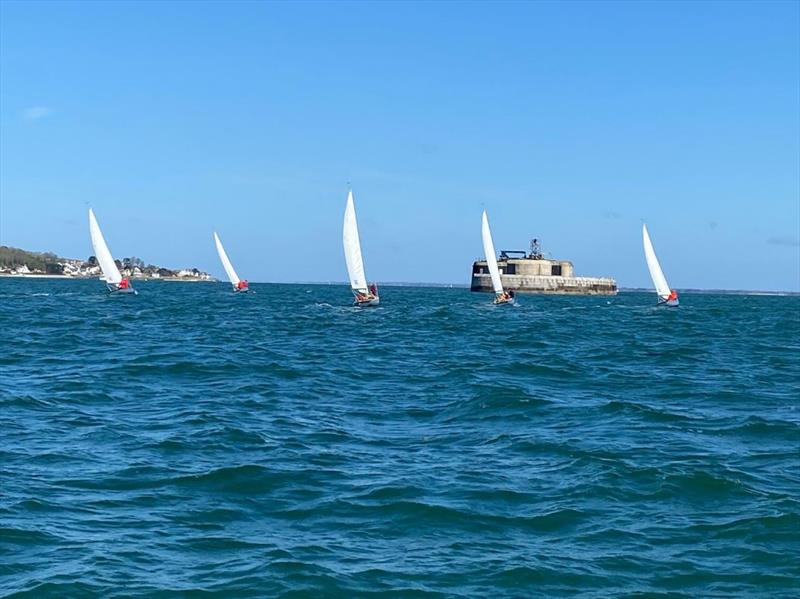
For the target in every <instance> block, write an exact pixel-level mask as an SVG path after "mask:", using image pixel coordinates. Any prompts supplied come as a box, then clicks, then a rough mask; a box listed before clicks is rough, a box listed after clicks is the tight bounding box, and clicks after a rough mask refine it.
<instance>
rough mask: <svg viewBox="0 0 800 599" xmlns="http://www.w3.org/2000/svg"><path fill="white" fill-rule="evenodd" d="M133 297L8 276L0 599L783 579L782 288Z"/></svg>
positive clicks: (558, 588)
mask: <svg viewBox="0 0 800 599" xmlns="http://www.w3.org/2000/svg"><path fill="white" fill-rule="evenodd" d="M139 289H140V295H139V296H137V297H108V296H106V295H105V293H104V291H103V286H102V284H101V283H100V282H99V281H53V280H11V279H4V280H0V595H4V594H9V595H14V596H26V597H84V596H85V597H118V596H120V597H121V596H126V597H127V596H138V597H174V596H187V597H188V596H191V597H194V596H197V597H270V596H282V595H288V596H296V597H300V596H308V597H326V596H332V597H335V596H345V597H346V596H371V597H373V596H374V597H379V596H386V597H397V596H403V597H405V596H408V597H415V596H420V597H422V596H425V597H427V596H453V597H458V596H460V597H480V596H495V597H531V596H546V597H553V596H570V597H572V596H586V597H598V596H615V597H618V596H648V597H651V596H656V597H657V596H664V597H666V596H669V597H673V596H675V597H729V596H759V597H796V596H798V595H800V561H799V558H798V555H799V554H800V408H798V404H799V403H800V389H799V388H798V387H799V386H800V359H799V358H798V356H799V355H800V351H799V350H800V321H799V316H798V314H799V312H800V299H799V298H795V297H754V296H719V295H688V294H687V295H684V296H683V297H682V301H683V303H682V305H681V307H680V308H679V309H665V308H656V307H654V306H653V303H654V297H653V295H652V294H636V293H630V294H620V295H619V296H617V297H614V298H605V297H589V298H577V297H539V296H521V297H520V298H519V305H518V306H515V307H502V308H494V307H492V306H491V305H490V303H489V302H490V297H489V296H488V295H484V294H471V293H469V292H468V291H466V290H464V289H413V288H392V287H384V288H383V289H382V304H381V306H380V307H379V308H374V309H364V310H359V309H355V308H352V307H350V306H349V301H350V295H349V291H348V290H347V289H346V288H344V287H337V286H312V285H295V286H287V285H253V289H254V291H255V293H251V294H249V295H245V296H234V295H233V294H231V293H230V292H229V287H228V286H227V285H222V284H199V283H198V284H188V283H186V284H182V283H167V282H152V283H143V284H139ZM17 593H18V595H17Z"/></svg>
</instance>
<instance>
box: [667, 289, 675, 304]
mask: <svg viewBox="0 0 800 599" xmlns="http://www.w3.org/2000/svg"><path fill="white" fill-rule="evenodd" d="M677 299H678V292H677V291H675V290H674V289H670V292H669V297H667V301H668V302H674V301H676V300H677Z"/></svg>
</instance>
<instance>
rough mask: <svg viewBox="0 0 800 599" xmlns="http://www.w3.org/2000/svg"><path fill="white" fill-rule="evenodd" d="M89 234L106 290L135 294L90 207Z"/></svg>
mask: <svg viewBox="0 0 800 599" xmlns="http://www.w3.org/2000/svg"><path fill="white" fill-rule="evenodd" d="M89 234H90V235H91V237H92V248H94V255H95V258H97V263H98V264H99V265H100V270H101V271H102V272H103V276H102V277H101V278H102V279H103V280H104V281H105V282H106V285H107V286H108V291H109V292H110V293H133V294H134V295H136V293H137V292H136V290H135V289H134V288H133V285H131V282H130V281H129V280H128V279H127V278H126V277H123V276H122V274H120V272H119V269H118V268H117V265H116V263H115V262H114V258H113V256H112V255H111V252H110V251H109V249H108V245H106V240H105V239H104V238H103V233H102V231H100V225H98V224H97V218H95V216H94V211H93V210H92V209H91V208H89Z"/></svg>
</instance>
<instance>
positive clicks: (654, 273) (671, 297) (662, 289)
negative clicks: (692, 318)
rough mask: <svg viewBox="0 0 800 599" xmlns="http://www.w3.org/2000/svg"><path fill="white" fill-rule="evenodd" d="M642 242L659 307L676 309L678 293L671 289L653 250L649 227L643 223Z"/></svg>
mask: <svg viewBox="0 0 800 599" xmlns="http://www.w3.org/2000/svg"><path fill="white" fill-rule="evenodd" d="M642 241H643V243H644V257H645V258H646V259H647V268H648V269H650V278H651V279H653V286H654V287H655V288H656V293H658V305H660V306H671V307H675V306H677V305H678V304H679V303H680V302H679V301H678V292H677V291H675V290H674V289H672V290H671V289H670V288H669V285H668V284H667V279H666V277H664V271H662V270H661V265H660V264H659V263H658V258H656V252H655V250H654V249H653V242H652V241H650V234H649V233H648V232H647V225H645V224H644V223H642Z"/></svg>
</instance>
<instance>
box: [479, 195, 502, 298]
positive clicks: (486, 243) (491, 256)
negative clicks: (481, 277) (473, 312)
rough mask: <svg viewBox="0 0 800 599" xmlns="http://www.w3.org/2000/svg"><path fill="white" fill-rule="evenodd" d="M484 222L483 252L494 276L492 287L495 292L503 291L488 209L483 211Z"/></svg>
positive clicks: (482, 232)
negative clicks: (487, 213) (487, 215)
mask: <svg viewBox="0 0 800 599" xmlns="http://www.w3.org/2000/svg"><path fill="white" fill-rule="evenodd" d="M482 220H483V222H482V226H481V234H482V235H483V253H484V254H486V264H487V265H488V266H489V274H490V275H491V276H492V287H494V292H495V293H503V284H502V283H501V282H500V271H499V270H498V268H497V254H495V251H494V243H492V232H491V231H490V230H489V219H488V218H487V217H486V210H484V211H483V219H482Z"/></svg>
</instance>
